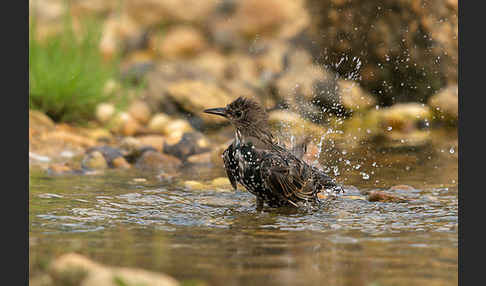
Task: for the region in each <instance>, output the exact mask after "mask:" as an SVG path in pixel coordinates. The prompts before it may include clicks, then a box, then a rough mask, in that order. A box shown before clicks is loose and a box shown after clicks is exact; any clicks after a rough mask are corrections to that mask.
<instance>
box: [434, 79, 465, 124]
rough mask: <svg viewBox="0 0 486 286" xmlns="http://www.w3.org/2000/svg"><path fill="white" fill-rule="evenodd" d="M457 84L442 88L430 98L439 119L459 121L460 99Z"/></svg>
mask: <svg viewBox="0 0 486 286" xmlns="http://www.w3.org/2000/svg"><path fill="white" fill-rule="evenodd" d="M458 94H459V91H458V87H457V85H453V86H448V87H446V88H444V89H441V90H440V91H439V92H437V93H436V94H435V95H433V96H432V97H431V98H430V99H429V105H430V107H431V108H432V111H433V112H434V113H435V114H437V117H438V119H439V120H444V121H450V122H457V119H458V117H459V99H458Z"/></svg>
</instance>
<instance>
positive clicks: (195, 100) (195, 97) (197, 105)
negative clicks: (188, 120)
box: [167, 80, 235, 124]
mask: <svg viewBox="0 0 486 286" xmlns="http://www.w3.org/2000/svg"><path fill="white" fill-rule="evenodd" d="M167 96H168V97H169V98H170V99H171V100H172V101H174V102H176V103H177V104H178V105H179V106H181V107H182V108H183V109H184V110H186V111H188V112H190V113H192V114H195V115H198V116H199V115H201V119H202V120H203V121H204V122H205V123H207V124H221V123H222V122H225V120H224V118H219V117H218V116H210V115H208V114H205V113H202V111H203V110H204V109H207V108H214V107H215V106H226V104H228V103H230V102H231V101H233V100H234V99H235V97H234V96H233V95H230V94H228V93H227V92H226V91H224V90H223V89H222V88H220V87H219V86H217V85H216V84H214V83H210V82H205V81H197V80H196V81H194V80H181V81H177V82H175V83H173V84H170V85H169V86H168V87H167Z"/></svg>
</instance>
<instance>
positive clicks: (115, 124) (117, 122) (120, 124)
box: [109, 112, 140, 136]
mask: <svg viewBox="0 0 486 286" xmlns="http://www.w3.org/2000/svg"><path fill="white" fill-rule="evenodd" d="M109 125H110V129H111V131H112V132H115V133H118V134H122V135H125V136H133V135H134V134H135V133H137V131H138V130H140V124H139V123H138V122H137V121H136V120H135V119H133V117H132V116H131V115H130V114H128V113H126V112H120V113H118V114H117V115H115V117H114V118H113V119H112V120H111V121H110V122H109Z"/></svg>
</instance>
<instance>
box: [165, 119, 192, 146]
mask: <svg viewBox="0 0 486 286" xmlns="http://www.w3.org/2000/svg"><path fill="white" fill-rule="evenodd" d="M186 132H194V129H193V128H192V126H191V124H190V123H189V122H188V121H187V120H185V119H175V120H172V121H170V122H169V124H167V125H166V127H165V133H164V134H167V142H168V143H169V144H172V143H173V142H174V141H179V140H180V139H181V138H182V136H183V135H184V133H186Z"/></svg>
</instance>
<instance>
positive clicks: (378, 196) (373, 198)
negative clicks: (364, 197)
mask: <svg viewBox="0 0 486 286" xmlns="http://www.w3.org/2000/svg"><path fill="white" fill-rule="evenodd" d="M368 201H370V202H383V203H404V202H407V201H408V200H407V199H404V198H401V197H399V196H396V195H392V194H388V193H386V192H383V191H371V192H369V193H368Z"/></svg>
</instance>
